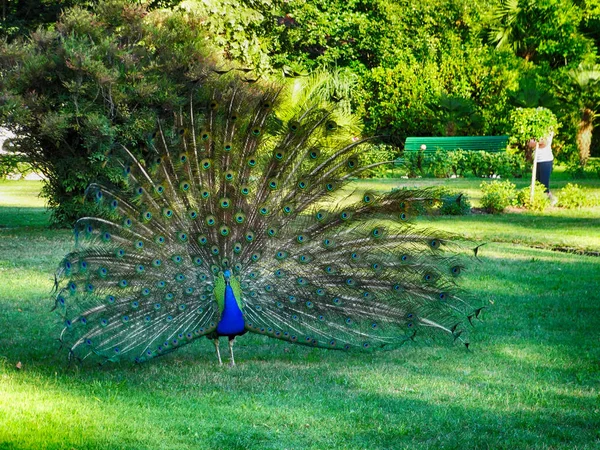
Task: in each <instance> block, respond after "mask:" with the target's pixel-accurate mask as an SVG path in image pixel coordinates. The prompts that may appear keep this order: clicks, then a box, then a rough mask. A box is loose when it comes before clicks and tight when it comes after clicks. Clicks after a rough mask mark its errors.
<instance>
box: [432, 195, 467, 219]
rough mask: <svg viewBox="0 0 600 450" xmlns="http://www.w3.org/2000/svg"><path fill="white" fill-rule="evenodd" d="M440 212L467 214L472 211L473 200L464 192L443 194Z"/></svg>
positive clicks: (452, 214)
mask: <svg viewBox="0 0 600 450" xmlns="http://www.w3.org/2000/svg"><path fill="white" fill-rule="evenodd" d="M439 212H440V214H442V215H444V216H465V215H467V214H470V213H471V202H470V201H469V197H467V196H466V195H465V194H463V193H462V192H458V193H452V192H448V193H447V194H445V195H443V196H442V204H441V205H440V210H439Z"/></svg>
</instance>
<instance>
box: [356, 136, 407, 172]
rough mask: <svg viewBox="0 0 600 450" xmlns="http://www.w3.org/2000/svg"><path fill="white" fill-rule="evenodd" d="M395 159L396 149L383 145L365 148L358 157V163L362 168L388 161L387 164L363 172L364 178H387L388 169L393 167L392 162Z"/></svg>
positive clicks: (396, 155)
mask: <svg viewBox="0 0 600 450" xmlns="http://www.w3.org/2000/svg"><path fill="white" fill-rule="evenodd" d="M397 157H398V149H397V148H396V147H393V146H390V145H385V144H376V145H370V146H365V151H364V152H362V153H361V155H360V163H361V165H362V166H367V165H371V164H377V163H381V162H384V161H389V163H388V164H382V165H379V166H376V167H373V168H372V169H370V170H369V171H365V172H363V173H364V177H373V178H384V177H386V176H388V174H389V169H390V168H392V167H393V164H394V163H393V161H394V160H395V159H396V158H397Z"/></svg>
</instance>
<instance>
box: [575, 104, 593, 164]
mask: <svg viewBox="0 0 600 450" xmlns="http://www.w3.org/2000/svg"><path fill="white" fill-rule="evenodd" d="M594 115H595V114H594V111H592V110H591V109H589V108H584V109H583V110H582V111H581V121H580V122H579V125H578V126H577V147H578V148H579V163H580V164H581V165H582V166H585V165H586V164H587V162H588V159H589V158H590V147H591V146H592V132H593V131H594Z"/></svg>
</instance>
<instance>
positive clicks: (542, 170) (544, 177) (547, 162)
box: [529, 131, 555, 203]
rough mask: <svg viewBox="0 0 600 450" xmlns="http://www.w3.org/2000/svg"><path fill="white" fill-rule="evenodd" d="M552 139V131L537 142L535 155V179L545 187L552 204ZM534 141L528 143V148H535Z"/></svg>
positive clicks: (553, 200)
mask: <svg viewBox="0 0 600 450" xmlns="http://www.w3.org/2000/svg"><path fill="white" fill-rule="evenodd" d="M552 138H554V131H551V132H550V134H549V135H548V136H546V137H544V138H542V139H540V141H539V145H538V150H537V152H536V154H535V159H536V164H537V167H536V171H535V179H536V180H537V181H539V182H540V183H542V184H543V185H544V186H546V190H545V192H546V193H547V194H548V197H550V200H551V201H552V202H553V203H554V202H555V199H554V196H553V195H552V193H551V192H550V175H551V174H552V166H553V164H554V155H553V154H552ZM535 144H536V141H535V140H534V139H532V140H531V141H529V147H530V148H535Z"/></svg>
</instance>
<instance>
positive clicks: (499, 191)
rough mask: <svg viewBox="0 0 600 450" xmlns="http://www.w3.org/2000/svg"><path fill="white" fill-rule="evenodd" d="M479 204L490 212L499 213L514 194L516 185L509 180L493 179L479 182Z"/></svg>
mask: <svg viewBox="0 0 600 450" xmlns="http://www.w3.org/2000/svg"><path fill="white" fill-rule="evenodd" d="M480 187H481V191H482V193H483V195H482V197H481V205H482V206H483V207H484V208H485V210H486V211H487V212H490V213H492V214H496V213H501V212H502V211H504V209H505V208H506V207H507V206H509V205H510V204H511V203H512V201H513V198H514V196H515V189H516V186H515V185H514V184H513V183H511V182H510V181H497V180H494V181H492V182H490V183H485V182H484V183H481V185H480Z"/></svg>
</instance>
